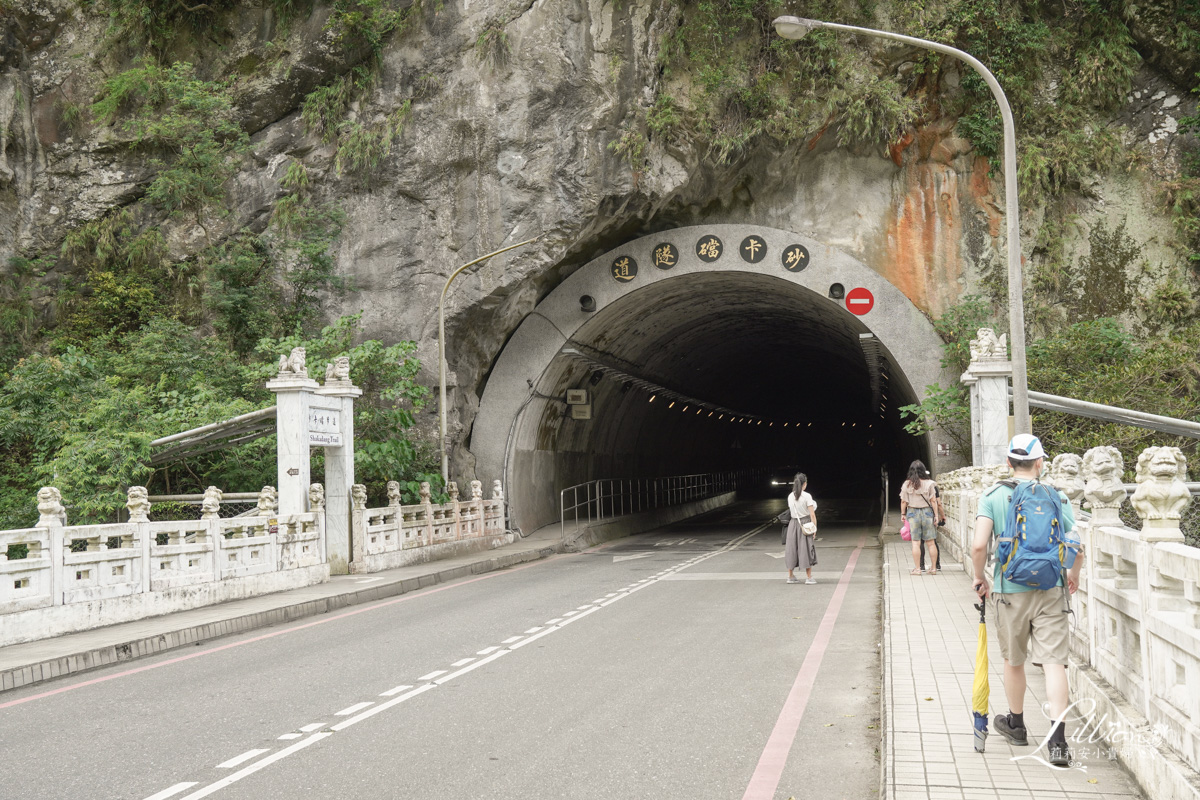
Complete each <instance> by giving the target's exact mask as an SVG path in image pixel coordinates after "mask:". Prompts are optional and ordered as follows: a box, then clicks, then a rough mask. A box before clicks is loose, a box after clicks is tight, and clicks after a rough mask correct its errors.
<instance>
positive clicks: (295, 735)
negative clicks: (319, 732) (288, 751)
mask: <svg viewBox="0 0 1200 800" xmlns="http://www.w3.org/2000/svg"><path fill="white" fill-rule="evenodd" d="M303 735H304V734H303V733H285V734H284V735H283V736H280V737H279V738H280V739H284V740H287V739H299V738H300V737H301V736H303Z"/></svg>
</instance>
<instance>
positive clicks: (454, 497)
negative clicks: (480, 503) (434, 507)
mask: <svg viewBox="0 0 1200 800" xmlns="http://www.w3.org/2000/svg"><path fill="white" fill-rule="evenodd" d="M446 494H448V495H450V502H451V503H457V502H458V483H457V482H456V481H447V482H446Z"/></svg>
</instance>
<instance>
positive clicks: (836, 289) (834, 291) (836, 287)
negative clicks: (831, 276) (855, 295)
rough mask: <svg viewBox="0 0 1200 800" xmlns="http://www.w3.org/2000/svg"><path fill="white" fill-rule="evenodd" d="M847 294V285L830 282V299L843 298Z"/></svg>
mask: <svg viewBox="0 0 1200 800" xmlns="http://www.w3.org/2000/svg"><path fill="white" fill-rule="evenodd" d="M845 296H846V287H845V286H842V285H841V284H840V283H834V284H830V286H829V299H830V300H841V299H842V298H843V297H845Z"/></svg>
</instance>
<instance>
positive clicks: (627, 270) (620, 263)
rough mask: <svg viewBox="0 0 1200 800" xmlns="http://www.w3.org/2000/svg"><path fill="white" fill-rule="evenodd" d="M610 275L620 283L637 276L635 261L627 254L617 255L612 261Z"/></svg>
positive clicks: (627, 281)
mask: <svg viewBox="0 0 1200 800" xmlns="http://www.w3.org/2000/svg"><path fill="white" fill-rule="evenodd" d="M612 276H613V277H614V278H616V279H617V280H618V281H619V282H621V283H629V282H630V281H631V280H633V279H634V278H636V277H637V262H636V261H634V260H633V259H632V258H630V257H629V256H617V258H615V259H614V260H613V263H612Z"/></svg>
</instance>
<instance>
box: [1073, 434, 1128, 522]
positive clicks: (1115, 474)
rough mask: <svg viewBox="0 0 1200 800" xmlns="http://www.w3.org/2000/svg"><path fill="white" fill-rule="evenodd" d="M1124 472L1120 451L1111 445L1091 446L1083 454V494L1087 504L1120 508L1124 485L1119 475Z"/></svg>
mask: <svg viewBox="0 0 1200 800" xmlns="http://www.w3.org/2000/svg"><path fill="white" fill-rule="evenodd" d="M1124 472H1125V460H1124V459H1123V458H1122V457H1121V451H1120V450H1118V449H1117V448H1115V447H1112V446H1111V445H1101V446H1100V447H1093V448H1092V449H1091V450H1088V451H1087V452H1086V453H1084V454H1083V494H1084V497H1086V498H1087V501H1088V506H1089V507H1090V508H1092V509H1093V510H1095V509H1099V508H1120V506H1121V503H1122V501H1124V500H1125V495H1126V492H1125V487H1124V486H1123V485H1122V484H1121V475H1122V473H1124Z"/></svg>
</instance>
